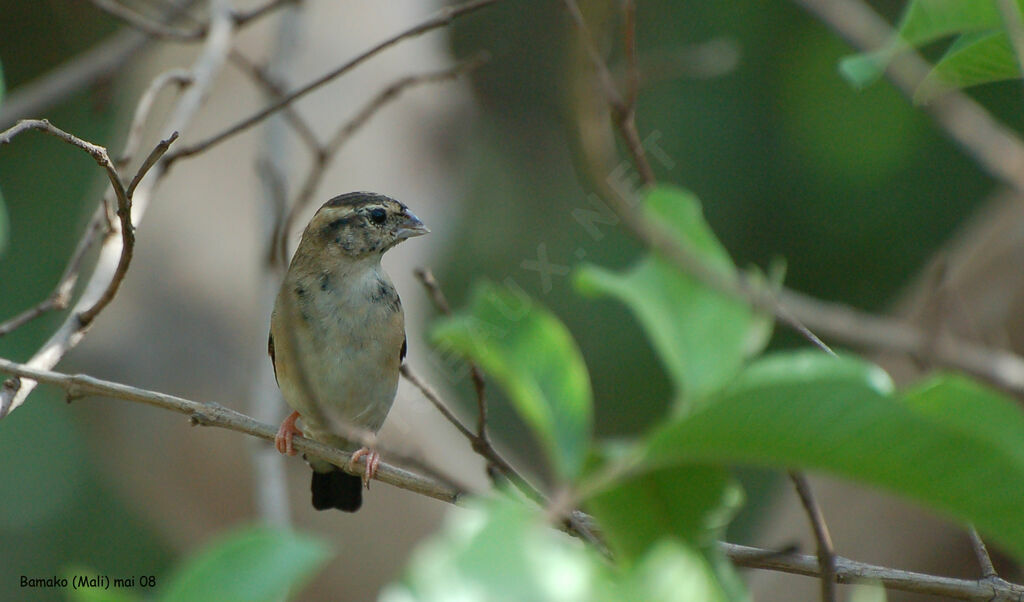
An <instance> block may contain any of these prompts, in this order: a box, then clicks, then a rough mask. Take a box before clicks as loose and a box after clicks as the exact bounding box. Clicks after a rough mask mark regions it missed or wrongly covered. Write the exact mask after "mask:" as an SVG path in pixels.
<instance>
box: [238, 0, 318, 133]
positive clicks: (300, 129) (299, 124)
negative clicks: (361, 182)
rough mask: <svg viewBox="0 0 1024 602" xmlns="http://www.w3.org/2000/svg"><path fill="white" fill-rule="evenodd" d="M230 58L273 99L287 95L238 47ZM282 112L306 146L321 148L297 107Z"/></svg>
mask: <svg viewBox="0 0 1024 602" xmlns="http://www.w3.org/2000/svg"><path fill="white" fill-rule="evenodd" d="M291 1H294V0H291ZM228 59H230V60H231V62H232V64H234V65H235V67H238V69H239V70H241V71H242V72H243V73H245V74H246V75H248V76H249V77H250V78H251V79H252V81H254V82H255V83H256V85H258V86H259V87H260V89H262V90H263V93H264V94H266V95H267V96H269V97H270V99H271V100H278V99H280V98H282V97H283V96H284V95H285V91H284V88H282V87H281V86H280V85H278V83H277V82H275V81H273V80H272V79H271V78H270V77H269V76H268V75H267V73H266V72H265V71H264V70H263V69H261V68H260V67H258V66H257V65H256V64H255V63H253V62H252V61H250V60H249V58H248V57H247V56H245V55H244V54H242V53H241V52H239V51H238V50H237V49H234V48H232V49H231V54H230V55H228ZM281 114H282V115H283V116H284V118H285V120H286V121H287V122H288V125H290V126H291V127H292V129H293V130H294V131H295V133H296V134H297V135H298V137H299V138H300V139H301V140H302V141H303V142H304V143H305V145H306V147H308V148H309V150H310V151H312V152H313V153H316V152H318V151H319V148H320V141H319V140H318V139H317V137H316V134H315V133H314V132H313V128H312V126H310V125H309V124H308V123H307V122H306V120H305V119H303V118H302V116H301V115H299V112H298V111H296V110H295V107H293V106H291V105H288V106H286V107H284V108H283V109H281Z"/></svg>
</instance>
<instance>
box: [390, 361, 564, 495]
mask: <svg viewBox="0 0 1024 602" xmlns="http://www.w3.org/2000/svg"><path fill="white" fill-rule="evenodd" d="M401 373H402V376H403V377H405V379H406V380H407V381H409V382H410V383H412V385H413V386H414V387H416V388H417V389H419V390H420V392H421V393H423V396H424V397H426V398H427V401H429V402H430V403H431V404H433V406H434V407H435V408H437V411H439V412H440V413H441V415H442V416H444V418H445V420H447V421H448V422H450V423H452V425H453V426H454V427H455V428H456V429H457V430H458V431H459V432H460V433H462V436H463V437H465V438H466V439H467V440H469V442H470V444H471V446H472V447H473V451H475V452H476V453H478V454H480V455H481V456H483V457H484V459H485V460H487V461H488V462H490V463H492V464H494V465H495V466H496V467H497V468H498V470H500V471H501V474H503V475H505V477H506V478H507V479H508V480H509V482H511V483H512V484H513V485H514V486H515V487H516V489H518V490H519V491H520V492H522V493H523V495H525V496H526V497H527V498H529V499H530V500H532V501H534V502H536V503H537V504H539V505H541V506H544V505H546V504H547V498H546V496H545V495H544V494H543V493H541V492H540V490H539V489H537V488H536V487H534V486H533V485H531V484H530V482H529V481H527V480H526V479H525V478H524V477H523V476H522V475H521V474H519V472H518V471H517V470H516V469H515V468H514V467H513V466H512V465H511V464H509V463H508V461H507V460H505V458H503V457H502V456H501V454H499V453H498V451H497V450H495V449H494V447H493V446H491V445H490V444H489V443H487V442H485V441H481V440H480V439H479V438H478V437H477V436H476V433H474V432H473V431H472V430H471V429H470V428H469V427H467V426H466V425H465V424H464V423H463V422H462V421H461V420H459V417H458V416H456V415H455V413H454V412H453V411H451V409H449V408H448V404H446V403H445V402H444V401H443V400H442V399H441V396H440V395H438V394H437V392H436V391H434V389H433V388H431V386H430V385H428V384H427V383H426V381H424V380H423V379H422V378H420V377H419V376H418V375H417V374H416V373H415V372H413V370H412V368H410V367H409V364H402V369H401Z"/></svg>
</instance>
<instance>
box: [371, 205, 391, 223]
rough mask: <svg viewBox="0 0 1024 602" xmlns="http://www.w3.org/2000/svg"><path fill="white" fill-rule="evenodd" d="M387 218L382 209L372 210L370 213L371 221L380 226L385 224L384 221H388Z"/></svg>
mask: <svg viewBox="0 0 1024 602" xmlns="http://www.w3.org/2000/svg"><path fill="white" fill-rule="evenodd" d="M387 217H388V214H387V212H386V211H384V210H383V209H381V208H380V207H378V208H376V209H372V210H371V211H370V221H371V222H373V223H375V224H377V225H378V226H379V225H381V224H383V223H384V220H386V219H387Z"/></svg>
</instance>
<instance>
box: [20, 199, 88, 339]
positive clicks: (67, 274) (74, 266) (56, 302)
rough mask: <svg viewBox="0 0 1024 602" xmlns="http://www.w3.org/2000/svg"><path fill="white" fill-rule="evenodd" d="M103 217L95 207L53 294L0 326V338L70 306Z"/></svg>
mask: <svg viewBox="0 0 1024 602" xmlns="http://www.w3.org/2000/svg"><path fill="white" fill-rule="evenodd" d="M105 217H106V212H105V211H104V208H103V206H100V207H97V210H96V212H94V213H93V216H92V217H91V218H90V219H89V225H88V226H86V229H85V233H84V234H83V235H82V238H81V239H79V241H78V245H77V246H76V247H75V250H74V252H73V253H72V254H71V259H69V260H68V265H67V267H65V268H64V273H63V274H61V276H60V279H59V280H57V285H56V286H55V287H54V289H53V292H52V293H50V295H49V296H48V297H47V298H46V299H43V300H42V301H40V302H39V303H38V304H36V305H35V306H33V307H30V308H28V309H26V310H25V311H23V312H21V313H20V314H18V315H17V316H15V317H13V318H11V319H10V320H8V321H6V322H4V323H3V324H0V337H2V336H4V335H6V334H9V333H11V332H13V331H15V330H17V329H18V328H21V327H22V326H24V325H25V324H26V323H28V322H30V321H31V320H34V319H36V318H38V317H39V316H41V315H43V314H45V313H47V312H50V311H60V310H64V309H67V308H68V305H70V304H71V294H72V292H74V290H75V284H77V283H78V274H79V272H80V271H81V269H82V262H83V261H84V259H85V255H86V253H88V252H89V249H90V248H91V247H92V245H93V243H94V242H96V237H97V235H99V234H100V233H101V232H103V231H104V226H105V225H106V220H105Z"/></svg>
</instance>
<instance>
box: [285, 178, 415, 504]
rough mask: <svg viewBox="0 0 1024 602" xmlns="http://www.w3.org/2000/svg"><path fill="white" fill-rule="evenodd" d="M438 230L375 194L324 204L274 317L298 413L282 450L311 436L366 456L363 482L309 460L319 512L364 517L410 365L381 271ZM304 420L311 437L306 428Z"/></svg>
mask: <svg viewBox="0 0 1024 602" xmlns="http://www.w3.org/2000/svg"><path fill="white" fill-rule="evenodd" d="M428 232H429V230H428V229H427V228H426V227H425V226H424V225H423V222H421V221H420V220H419V218H417V217H416V216H415V215H413V213H412V212H411V211H409V209H408V208H406V206H405V205H403V204H402V203H399V202H398V201H396V200H395V199H392V198H389V197H386V196H384V195H381V194H375V193H372V192H351V193H349V194H343V195H341V196H337V197H334V198H333V199H331V200H329V201H327V202H326V203H324V205H323V206H322V207H320V209H319V210H318V211H317V212H316V215H314V216H313V219H312V220H310V222H309V225H308V226H306V230H305V231H304V232H303V233H302V240H300V241H299V246H298V248H297V249H296V250H295V255H294V256H293V257H292V261H291V263H290V264H289V266H288V271H287V273H285V276H284V282H283V283H282V284H281V290H280V291H279V292H278V294H277V300H276V301H275V303H274V312H273V314H272V315H271V318H270V341H269V344H268V351H269V353H270V360H271V362H273V364H274V376H275V377H276V378H277V384H278V386H279V387H280V388H281V393H282V394H283V395H284V400H285V401H286V402H287V403H288V405H289V406H291V408H292V409H293V410H295V411H294V412H292V414H291V415H290V416H288V418H286V419H285V420H284V422H282V423H281V428H280V429H279V430H278V433H277V438H276V440H275V445H276V447H277V450H278V451H280V452H281V453H283V454H288V455H294V454H295V450H294V449H293V447H292V437H293V436H294V435H302V434H303V433H305V436H306V437H309V438H310V439H313V440H315V441H319V442H321V443H325V444H328V445H332V446H335V447H338V448H341V449H346V450H351V449H355V448H357V447H359V448H360V449H359V450H358V451H356V452H355V453H354V454H353V455H352V461H351V463H350V464H349V469H350V470H354V466H355V463H356V462H358V461H359V459H360V458H365V464H366V466H365V470H364V471H363V477H362V480H361V481H360V477H358V476H354V475H351V474H348V473H347V472H345V471H343V470H341V469H340V468H338V467H337V466H334V465H333V464H330V463H327V462H324V461H322V460H312V459H308V458H307V461H308V462H309V465H310V466H311V467H312V468H313V483H312V491H313V507H314V508H316V509H317V510H325V509H327V508H338V509H340V510H344V511H346V512H355V511H356V510H358V509H359V506H360V505H361V504H362V501H363V493H362V486H363V485H366V486H367V487H369V481H370V479H372V478H373V476H374V474H375V473H376V471H377V465H378V463H379V461H380V457H379V455H378V454H377V452H376V450H374V449H373V447H372V445H370V446H364V445H363V444H362V443H361V441H365V439H366V437H367V436H372V434H374V433H376V432H377V431H378V430H379V429H380V427H381V425H382V424H383V423H384V419H385V418H386V417H387V415H388V411H389V410H390V409H391V404H392V402H393V401H394V399H395V392H396V390H397V389H398V370H399V368H400V367H401V364H402V360H403V359H404V358H405V350H406V339H405V318H404V315H403V312H402V302H401V301H400V300H399V298H398V292H397V291H396V290H395V286H394V284H392V283H391V279H390V278H388V275H387V273H385V272H384V269H383V268H382V267H381V265H380V260H381V257H383V255H384V253H385V252H386V251H387V250H388V249H390V248H391V247H394V246H395V245H397V244H398V243H400V242H402V241H403V240H406V239H407V238H412V237H414V236H420V235H421V234H426V233H428ZM297 419H300V420H301V423H300V426H301V430H300V427H299V426H296V420H297Z"/></svg>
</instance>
